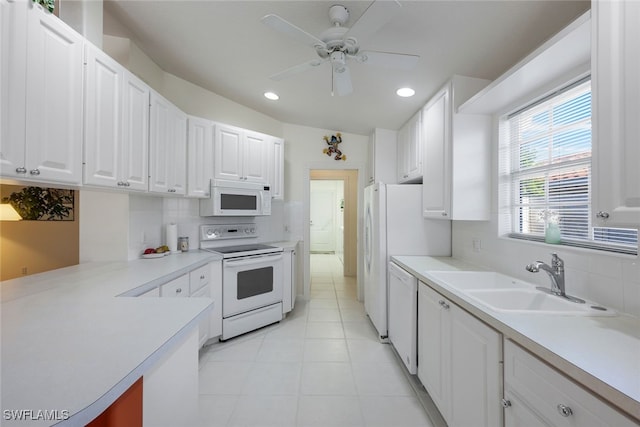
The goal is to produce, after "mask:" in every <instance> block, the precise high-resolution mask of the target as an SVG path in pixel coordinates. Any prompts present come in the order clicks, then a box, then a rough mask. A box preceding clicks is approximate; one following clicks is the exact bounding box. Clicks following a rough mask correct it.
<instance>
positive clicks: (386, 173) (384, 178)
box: [367, 128, 398, 184]
mask: <svg viewBox="0 0 640 427" xmlns="http://www.w3.org/2000/svg"><path fill="white" fill-rule="evenodd" d="M397 139H398V132H397V131H394V130H388V129H379V128H376V129H374V131H373V132H372V133H371V136H370V137H369V150H368V152H367V154H368V157H367V170H368V179H367V183H368V184H373V183H374V182H384V183H386V184H393V183H395V182H397V179H398V176H397V170H398V165H397V163H398V162H397V160H396V159H397V155H398V153H397V151H398V144H397Z"/></svg>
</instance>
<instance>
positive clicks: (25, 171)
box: [16, 167, 27, 173]
mask: <svg viewBox="0 0 640 427" xmlns="http://www.w3.org/2000/svg"><path fill="white" fill-rule="evenodd" d="M16 173H27V168H23V167H19V168H16Z"/></svg>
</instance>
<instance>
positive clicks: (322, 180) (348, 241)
mask: <svg viewBox="0 0 640 427" xmlns="http://www.w3.org/2000/svg"><path fill="white" fill-rule="evenodd" d="M309 179H310V181H309V237H310V239H309V242H310V244H309V252H310V253H334V254H336V255H337V256H338V257H339V259H340V261H341V262H342V265H343V275H344V276H349V277H357V270H358V268H357V226H358V225H357V213H358V171H357V170H352V169H344V170H326V169H312V170H310V171H309Z"/></svg>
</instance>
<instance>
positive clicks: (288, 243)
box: [268, 240, 298, 251]
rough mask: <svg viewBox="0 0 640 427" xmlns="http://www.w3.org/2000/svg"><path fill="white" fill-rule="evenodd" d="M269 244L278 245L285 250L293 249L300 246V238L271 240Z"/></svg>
mask: <svg viewBox="0 0 640 427" xmlns="http://www.w3.org/2000/svg"><path fill="white" fill-rule="evenodd" d="M268 244H269V245H273V246H277V247H279V248H282V249H284V250H285V251H292V250H294V249H295V248H296V246H298V240H285V241H280V242H270V243H268Z"/></svg>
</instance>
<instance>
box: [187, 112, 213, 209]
mask: <svg viewBox="0 0 640 427" xmlns="http://www.w3.org/2000/svg"><path fill="white" fill-rule="evenodd" d="M215 127H216V126H215V123H214V122H212V121H210V120H206V119H201V118H199V117H193V116H189V129H188V139H187V156H188V157H187V195H188V196H191V197H209V194H210V191H211V185H210V183H211V178H213V138H214V134H215Z"/></svg>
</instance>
